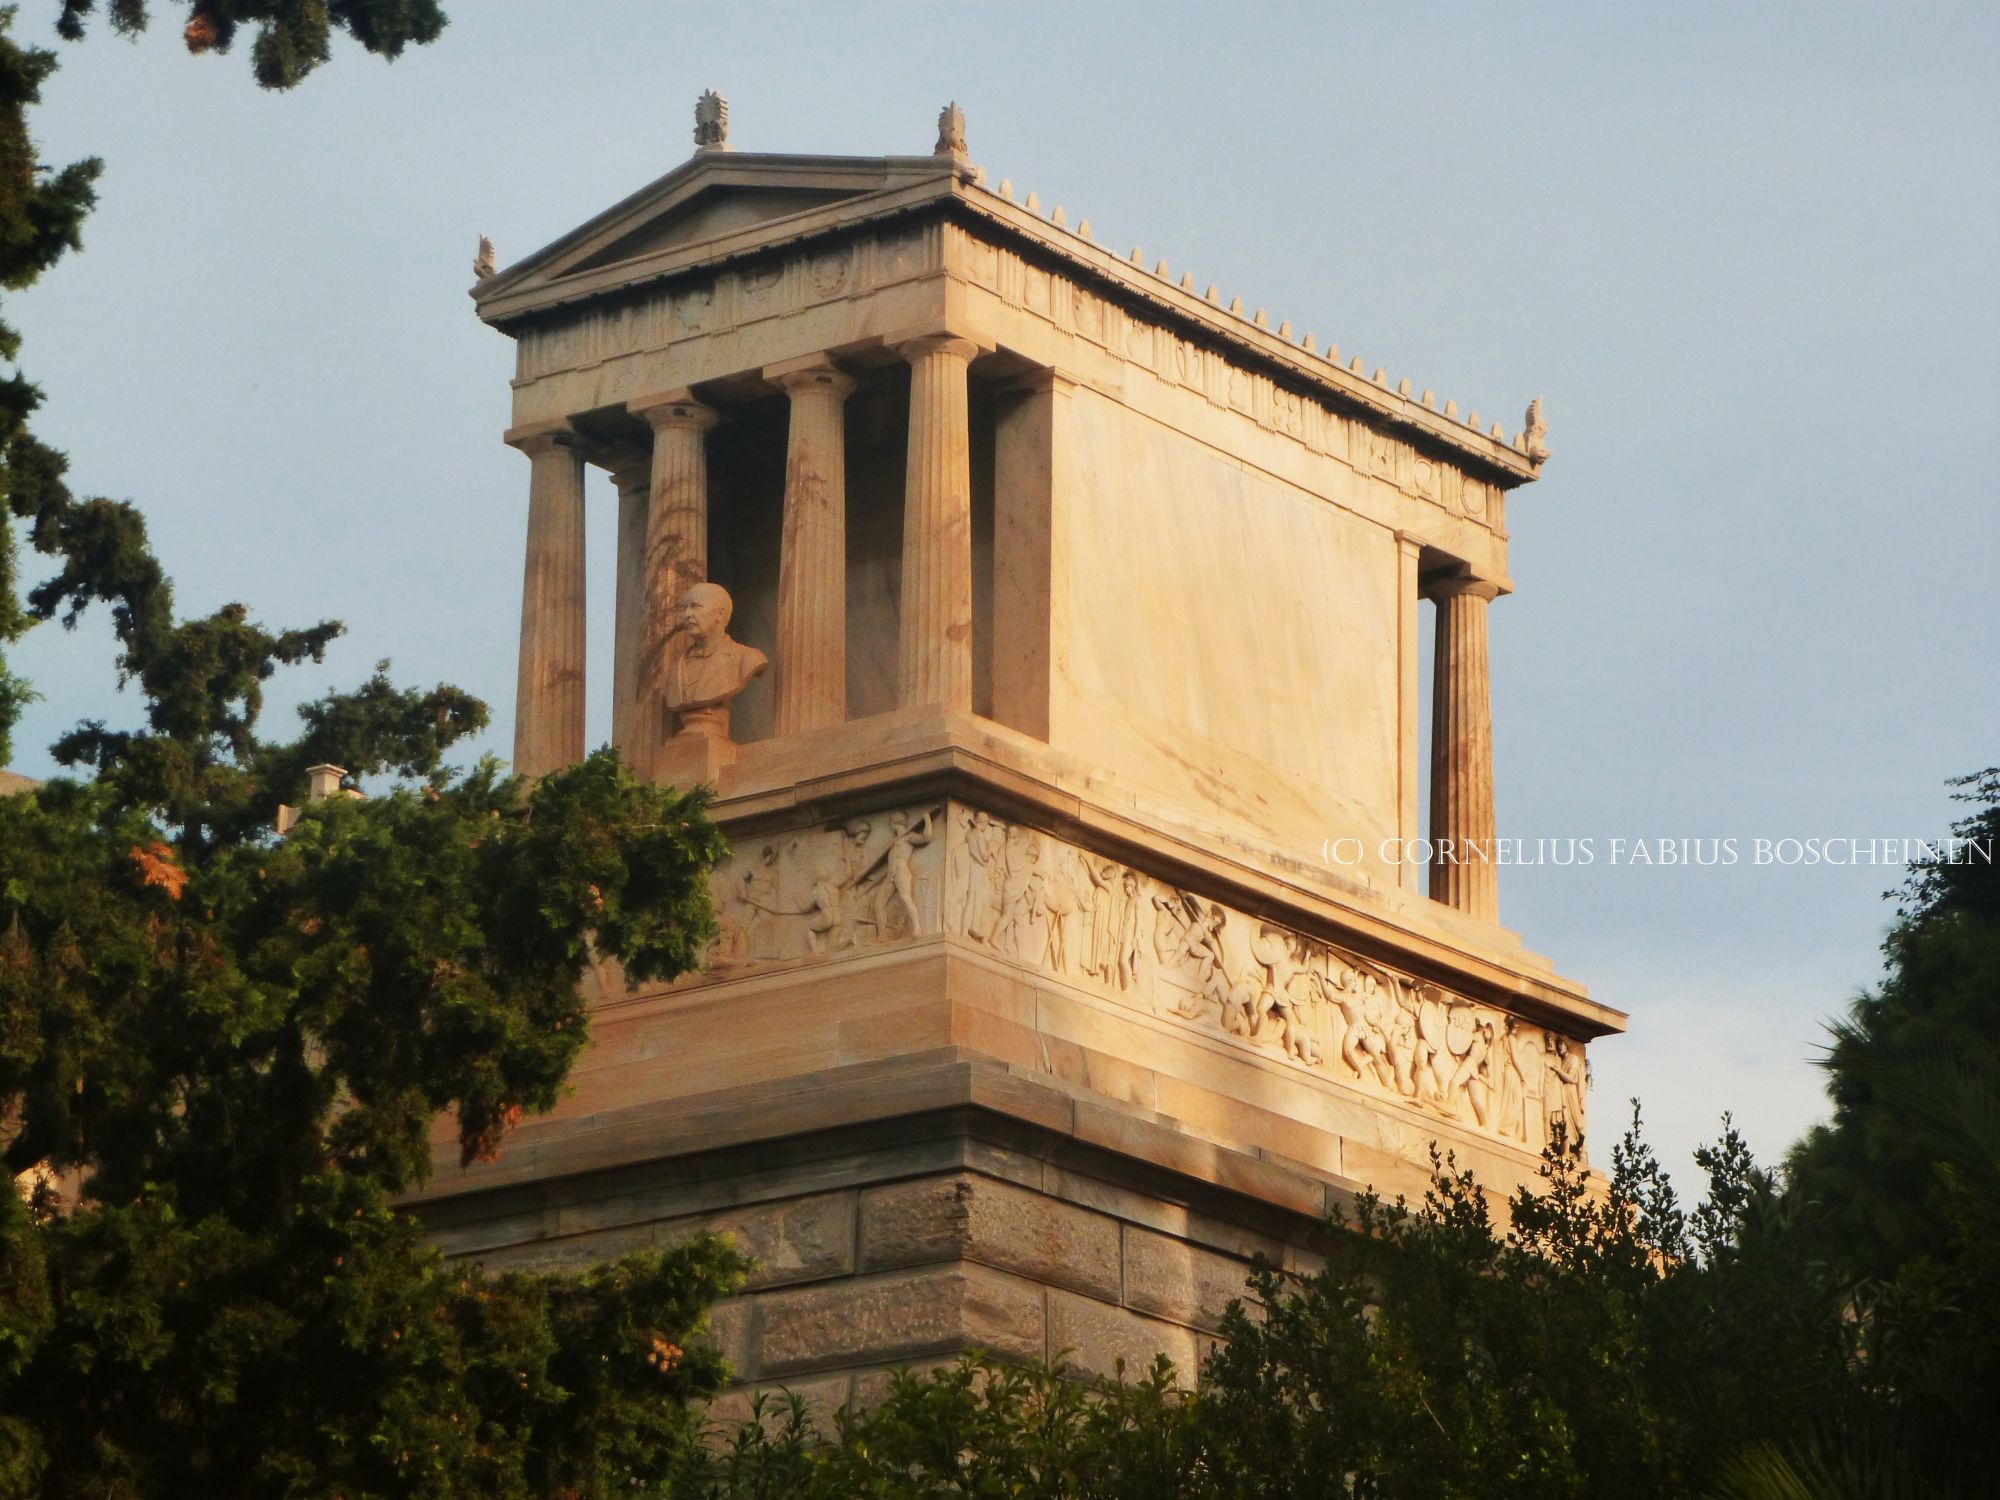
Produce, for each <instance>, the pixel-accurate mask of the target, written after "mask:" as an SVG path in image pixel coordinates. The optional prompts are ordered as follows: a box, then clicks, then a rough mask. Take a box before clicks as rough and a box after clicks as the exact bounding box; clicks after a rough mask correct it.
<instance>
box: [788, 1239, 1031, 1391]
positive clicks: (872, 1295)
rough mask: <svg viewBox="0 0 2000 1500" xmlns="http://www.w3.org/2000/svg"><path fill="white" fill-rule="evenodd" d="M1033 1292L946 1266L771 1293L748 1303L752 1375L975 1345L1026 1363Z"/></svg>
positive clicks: (986, 1272)
mask: <svg viewBox="0 0 2000 1500" xmlns="http://www.w3.org/2000/svg"><path fill="white" fill-rule="evenodd" d="M1042 1295H1043V1294H1042V1289H1041V1288H1040V1287H1038V1286H1034V1285H1032V1284H1030V1283H1028V1282H1024V1281H1021V1280H1019V1279H1018V1278H1016V1277H1013V1276H1009V1275H1007V1274H1006V1273H1004V1272H1001V1271H995V1270H991V1269H989V1268H987V1267H985V1266H976V1265H954V1266H946V1267H939V1268H936V1269H933V1270H923V1271H911V1272H904V1273H900V1274H895V1275H889V1276H883V1277H879V1278H871V1279H866V1280H855V1281H843V1282H833V1283H829V1284H828V1285H826V1286H814V1287H799V1288H795V1289H793V1290H791V1291H784V1292H771V1293H768V1294H766V1295H765V1296H763V1297H761V1298H759V1299H758V1312H759V1314H760V1315H761V1317H762V1323H763V1327H762V1333H761V1335H760V1337H759V1339H758V1351H757V1353H758V1376H759V1378H760V1379H766V1380H768V1379H772V1378H776V1377H779V1376H785V1375H791V1374H794V1373H798V1372H802V1371H807V1370H815V1369H825V1368H828V1367H830V1366H840V1365H856V1364H884V1363H888V1362H891V1361H896V1360H906V1359H911V1360H913V1359H918V1358H921V1357H923V1356H925V1355H939V1354H954V1353H956V1352H958V1351H959V1350H961V1349H966V1348H974V1347H976V1348H981V1349H986V1350H988V1351H990V1352H991V1353H993V1354H996V1355H998V1356H1000V1357H1001V1358H1003V1359H1015V1360H1024V1361H1025V1360H1034V1359H1040V1358H1042V1356H1043V1352H1044V1350H1045V1349H1046V1348H1047V1339H1046V1331H1047V1330H1046V1324H1045V1320H1044V1312H1043V1302H1042Z"/></svg>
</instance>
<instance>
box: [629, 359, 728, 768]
mask: <svg viewBox="0 0 2000 1500" xmlns="http://www.w3.org/2000/svg"><path fill="white" fill-rule="evenodd" d="M633 409H634V410H635V411H637V412H638V413H639V415H641V416H643V417H644V418H645V419H646V420H647V422H649V423H650V424H651V425H652V428H653V464H652V483H651V493H650V495H649V497H648V501H647V510H646V561H645V579H644V587H643V590H642V595H643V597H642V602H641V604H640V606H639V610H640V620H639V629H638V633H637V640H638V659H637V660H636V661H635V662H634V663H633V667H632V671H633V674H634V679H635V686H634V699H633V702H634V706H633V711H632V715H631V719H630V728H631V734H632V764H633V765H634V766H635V767H636V768H637V769H638V770H639V772H640V774H641V775H650V774H652V769H653V764H654V761H655V760H656V758H657V757H658V754H659V749H660V747H661V746H662V745H664V744H665V743H666V742H667V741H668V740H669V739H671V738H673V732H674V727H673V722H672V715H671V714H670V713H669V712H668V710H667V704H666V695H665V674H666V666H667V660H666V658H667V652H668V650H669V649H670V648H671V645H672V640H673V630H674V605H675V603H676V602H677V601H678V600H679V599H680V597H681V595H682V594H683V593H685V592H686V591H687V589H688V587H689V586H690V585H692V584H696V583H702V582H705V581H706V580H707V578H708V453H707V447H706V444H705V442H704V437H705V435H706V434H707V432H708V429H709V428H711V427H713V426H714V425H715V424H716V421H717V420H718V418H717V416H716V413H715V412H714V411H713V410H711V409H710V408H709V407H706V406H704V405H702V404H701V402H699V401H697V400H695V399H694V397H693V396H692V395H690V394H689V393H687V392H684V391H683V392H676V393H674V394H673V395H671V396H668V397H665V398H662V399H660V400H657V401H652V402H648V403H644V404H641V403H636V402H635V403H634V404H633Z"/></svg>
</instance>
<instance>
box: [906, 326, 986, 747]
mask: <svg viewBox="0 0 2000 1500" xmlns="http://www.w3.org/2000/svg"><path fill="white" fill-rule="evenodd" d="M897 352H898V353H900V354H901V355H902V356H903V357H904V358H905V359H907V360H908V361H909V362H910V460H909V469H908V472H907V475H906V477H905V480H904V489H903V598H902V628H901V634H900V639H899V642H898V649H897V653H896V681H897V694H896V696H897V702H898V704H899V705H900V706H902V707H904V708H919V707H924V706H928V705H933V704H935V705H938V706H940V707H942V708H944V709H945V710H947V711H949V712H957V713H970V712H971V711H972V459H971V448H970V438H969V435H968V433H967V420H968V419H967V413H966V392H965V378H966V366H968V365H969V364H970V363H971V362H972V356H973V355H974V354H975V353H976V352H977V346H976V345H974V344H973V343H972V342H971V341H970V340H968V339H962V338H954V337H952V336H951V335H949V334H937V335H932V336H929V337H925V338H920V339H913V340H911V341H909V342H907V343H903V344H899V345H898V346H897Z"/></svg>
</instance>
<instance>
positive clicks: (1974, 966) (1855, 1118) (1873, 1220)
mask: <svg viewBox="0 0 2000 1500" xmlns="http://www.w3.org/2000/svg"><path fill="white" fill-rule="evenodd" d="M1957 785H1958V787H1959V796H1960V797H1961V798H1962V799H1963V800H1965V801H1967V802H1970V803H1972V804H1974V805H1975V806H1976V808H1977V811H1975V812H1974V813H1973V814H1972V815H1971V816H1970V817H1968V818H1966V819H1964V820H1963V821H1961V822H1960V823H1959V824H1957V825H1956V827H1955V828H1954V830H1953V832H1954V833H1955V834H1957V835H1958V836H1959V837H1961V838H1964V839H1970V840H1978V841H1983V847H1984V848H1986V849H1992V850H2000V769H1995V770H1988V771H1984V772H1982V773H1980V774H1979V775H1977V776H1973V777H1967V778H1966V779H1965V780H1963V781H1961V782H1959V783H1957ZM1882 951H1883V954H1884V956H1885V957H1886V958H1887V960H1888V964H1887V969H1888V972H1887V975H1886V977H1885V978H1884V979H1883V981H1882V983H1881V985H1880V986H1879V987H1878V988H1877V989H1876V990H1874V991H1873V992H1871V993H1867V994H1864V995H1862V996H1861V997H1860V998H1859V999H1858V1000H1856V1001H1855V1002H1854V1004H1853V1006H1852V1007H1851V1009H1850V1010H1849V1012H1848V1018H1847V1020H1846V1021H1844V1022H1842V1023H1840V1024H1838V1025H1836V1026H1835V1027H1834V1028H1833V1036H1834V1043H1833V1046H1832V1048H1831V1049H1830V1050H1829V1053H1828V1056H1827V1058H1826V1069H1827V1092H1828V1094H1829V1095H1830V1096H1831V1097H1832V1099H1833V1120H1832V1123H1831V1124H1830V1125H1828V1126H1827V1127H1825V1128H1824V1129H1821V1130H1816V1131H1814V1132H1813V1133H1812V1134H1811V1135H1809V1136H1808V1137H1807V1138H1806V1139H1805V1140H1804V1141H1803V1142H1801V1143H1800V1145H1799V1146H1798V1148H1797V1149H1796V1150H1795V1152H1794V1153H1793V1158H1792V1163H1791V1166H1792V1170H1793V1174H1794V1176H1795V1177H1796V1178H1797V1180H1798V1182H1799V1184H1800V1187H1801V1189H1802V1190H1804V1191H1809V1192H1811V1193H1813V1194H1814V1195H1815V1196H1816V1198H1817V1200H1818V1201H1819V1202H1820V1204H1821V1205H1822V1209H1823V1211H1824V1212H1825V1213H1826V1214H1828V1215H1829V1216H1830V1228H1831V1229H1832V1230H1833V1231H1834V1232H1835V1233H1837V1235H1838V1237H1839V1239H1840V1241H1841V1243H1842V1244H1843V1246H1844V1247H1845V1249H1844V1252H1843V1253H1844V1254H1845V1255H1846V1256H1848V1257H1850V1258H1851V1259H1852V1261H1853V1263H1854V1265H1855V1268H1856V1269H1857V1270H1858V1271H1860V1272H1861V1273H1863V1274H1865V1275H1868V1276H1873V1277H1877V1278H1888V1277H1890V1276H1894V1275H1897V1274H1899V1273H1900V1272H1902V1271H1904V1270H1905V1269H1911V1268H1914V1267H1915V1266H1916V1265H1917V1264H1918V1263H1919V1262H1924V1263H1930V1264H1933V1265H1935V1264H1937V1263H1940V1262H1941V1261H1943V1260H1945V1259H1948V1258H1949V1257H1950V1256H1951V1255H1952V1253H1953V1252H1952V1249H1951V1240H1952V1235H1953V1227H1952V1225H1953V1215H1952V1214H1951V1212H1950V1210H1949V1204H1948V1198H1949V1196H1950V1194H1949V1188H1948V1184H1947V1182H1946V1181H1945V1180H1944V1179H1943V1178H1940V1177H1939V1176H1938V1174H1936V1173H1935V1172H1934V1171H1933V1170H1932V1163H1933V1161H1935V1160H1936V1159H1937V1151H1938V1145H1939V1137H1940V1130H1939V1125H1940V1122H1939V1121H1938V1120H1937V1119H1935V1118H1934V1117H1930V1116H1927V1115H1926V1113H1925V1111H1924V1109H1923V1107H1922V1100H1923V1098H1924V1097H1925V1096H1927V1095H1928V1094H1929V1092H1930V1090H1929V1088H1928V1087H1925V1086H1920V1085H1918V1083H1917V1080H1915V1079H1913V1078H1910V1077H1909V1074H1910V1072H1911V1070H1918V1071H1919V1072H1921V1071H1924V1070H1935V1069H1937V1068H1940V1067H1944V1068H1949V1069H1952V1070H1956V1071H1957V1072H1958V1073H1959V1074H1960V1075H1961V1076H1962V1077H1963V1078H1964V1079H1965V1080H1966V1081H1967V1082H1969V1083H1973V1084H1976V1085H1978V1086H1981V1087H1983V1088H1984V1089H1985V1090H1986V1091H1987V1094H1988V1097H1989V1098H1990V1097H1992V1095H1993V1094H1994V1093H1995V1092H1996V1091H2000V1026H1996V1025H1995V1024H1994V1021H1995V1017H1996V1016H2000V865H1995V864H1993V863H1990V862H1988V861H1986V860H1984V859H1978V858H1971V859H1964V860H1962V861H1960V862H1957V863H1951V862H1933V863H1930V864H1927V865H1924V866H1921V867H1919V868H1918V869H1917V870H1916V871H1915V873H1914V874H1913V875H1912V876H1911V878H1910V881H1909V883H1908V884H1907V885H1906V886H1905V888H1904V890H1903V892H1902V903H1901V906H1900V907H1899V910H1898V913H1897V921H1896V924H1895V926H1894V927H1892V928H1891V929H1890V932H1889V936H1888V938H1887V939H1886V940H1885V941H1884V943H1883V945H1882ZM1910 1094H1914V1096H1915V1097H1914V1098H1912V1097H1906V1096H1907V1095H1910ZM1944 1133H1945V1134H1946V1135H1949V1134H1950V1133H1951V1132H1950V1131H1949V1129H1946V1130H1945V1132H1944Z"/></svg>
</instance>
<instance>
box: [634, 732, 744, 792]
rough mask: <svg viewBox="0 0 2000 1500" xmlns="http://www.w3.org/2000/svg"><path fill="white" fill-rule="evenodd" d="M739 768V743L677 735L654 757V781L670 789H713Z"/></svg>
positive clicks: (661, 747)
mask: <svg viewBox="0 0 2000 1500" xmlns="http://www.w3.org/2000/svg"><path fill="white" fill-rule="evenodd" d="M735 764H736V742H735V741H734V740H725V739H719V738H717V737H715V736H714V735H707V734H677V735H675V736H674V737H673V738H672V739H670V740H668V741H667V742H666V743H665V744H664V745H662V746H660V748H659V750H658V751H657V752H655V754H654V756H653V775H652V779H653V780H654V781H658V782H663V783H665V784H666V785H668V786H676V787H691V786H713V785H714V784H715V782H716V781H717V779H718V778H719V777H720V776H721V775H722V772H723V770H724V768H725V767H728V766H733V765H735Z"/></svg>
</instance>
